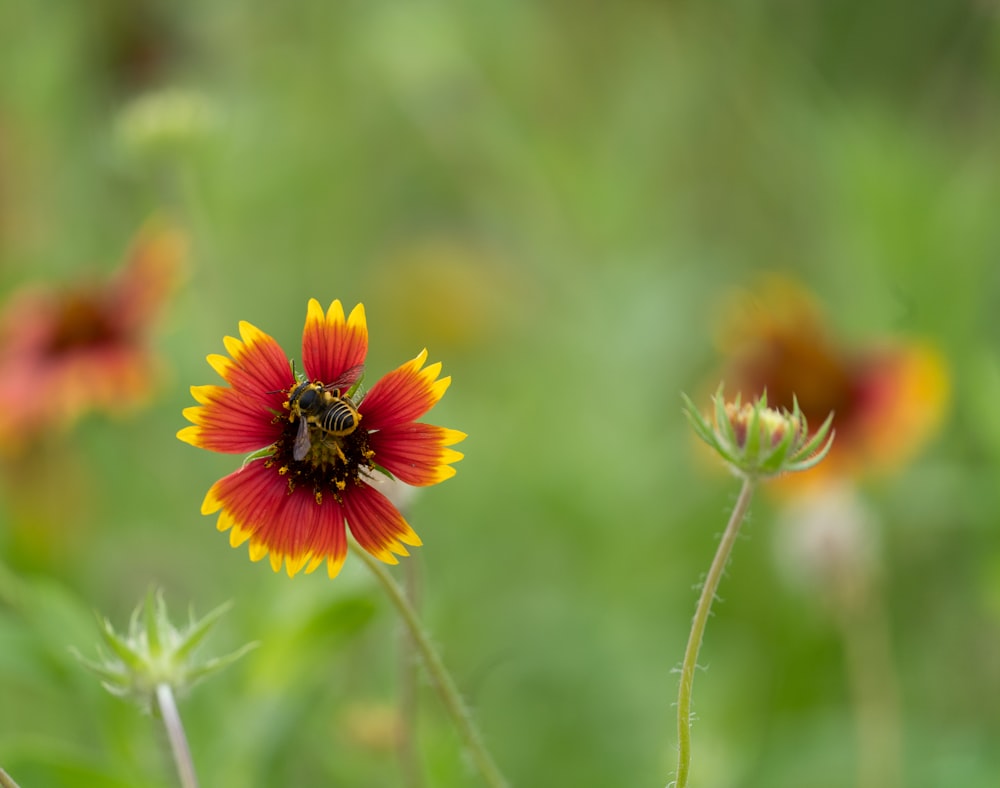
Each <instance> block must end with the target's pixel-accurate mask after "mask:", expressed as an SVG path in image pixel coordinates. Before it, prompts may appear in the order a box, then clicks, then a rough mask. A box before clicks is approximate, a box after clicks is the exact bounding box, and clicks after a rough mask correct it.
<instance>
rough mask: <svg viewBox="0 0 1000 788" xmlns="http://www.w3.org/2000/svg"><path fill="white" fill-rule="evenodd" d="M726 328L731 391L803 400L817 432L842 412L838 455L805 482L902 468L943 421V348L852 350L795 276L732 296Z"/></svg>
mask: <svg viewBox="0 0 1000 788" xmlns="http://www.w3.org/2000/svg"><path fill="white" fill-rule="evenodd" d="M722 323H723V326H722V329H721V333H720V346H721V350H722V352H723V354H724V355H725V357H726V362H725V368H724V370H723V372H722V373H721V376H722V378H723V380H725V381H726V385H727V388H730V389H732V390H733V391H734V392H739V393H741V394H742V395H743V397H744V398H746V399H751V398H755V397H759V396H761V395H762V394H763V393H764V392H766V393H767V397H768V401H769V402H770V403H773V404H774V405H775V406H778V407H784V408H789V409H790V408H791V407H792V404H793V401H794V400H795V399H797V401H798V403H799V406H800V407H801V408H802V413H803V415H805V417H806V419H807V420H808V422H809V424H811V425H813V427H814V428H815V427H818V426H819V425H820V424H822V423H823V421H824V420H825V419H826V418H827V416H828V415H829V414H831V413H833V414H834V419H833V426H834V429H835V430H836V435H837V438H836V440H835V441H834V445H833V448H832V449H831V451H830V456H829V457H828V458H827V460H825V461H824V462H823V463H820V465H819V466H817V467H816V468H815V469H814V470H813V471H811V472H810V473H808V474H802V475H796V476H795V477H794V478H795V479H796V480H797V481H801V480H802V479H803V478H805V479H807V480H808V481H811V482H815V481H816V480H817V479H831V478H832V479H836V478H837V477H839V476H843V475H847V476H849V477H858V476H865V475H869V474H878V473H880V472H882V473H884V472H886V471H888V470H893V469H898V468H899V467H901V465H902V464H903V463H904V462H905V461H906V460H908V459H910V458H911V457H912V456H913V455H914V454H915V453H916V451H917V450H918V449H920V448H922V447H923V446H924V445H925V444H926V442H927V441H928V440H929V439H930V438H931V437H932V436H933V435H934V433H935V432H936V431H937V430H938V428H939V427H940V425H941V423H942V421H943V419H944V416H945V413H946V406H947V404H948V398H949V386H950V382H949V378H948V372H947V370H946V367H945V363H944V359H943V358H942V356H941V353H940V352H939V351H938V350H936V349H934V348H933V347H932V346H931V345H930V344H928V343H927V342H925V341H918V340H911V339H908V338H892V339H866V340H865V341H864V342H863V343H859V345H858V346H857V347H851V346H850V345H849V344H848V343H847V341H846V340H841V339H838V338H837V337H836V336H834V328H833V326H832V325H831V322H830V321H829V320H828V318H827V317H826V316H825V315H824V314H823V312H822V310H821V308H820V305H819V303H818V301H817V299H816V298H815V297H814V296H813V295H812V294H811V293H809V292H808V291H807V290H805V289H804V288H803V287H802V286H801V285H798V284H797V283H795V282H793V281H791V280H788V279H785V278H782V277H778V276H771V277H765V278H763V282H762V284H761V285H760V287H759V288H758V289H756V290H751V291H741V292H739V293H736V294H734V295H733V296H731V298H730V299H729V301H728V302H727V303H726V304H725V307H724V317H723V318H722Z"/></svg>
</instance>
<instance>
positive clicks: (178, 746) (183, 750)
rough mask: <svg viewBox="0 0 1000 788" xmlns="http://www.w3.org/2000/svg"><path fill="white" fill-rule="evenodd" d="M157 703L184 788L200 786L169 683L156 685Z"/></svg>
mask: <svg viewBox="0 0 1000 788" xmlns="http://www.w3.org/2000/svg"><path fill="white" fill-rule="evenodd" d="M156 705H157V706H158V708H159V710H160V717H161V718H162V719H163V727H164V728H166V729H167V738H168V739H170V750H171V751H172V752H173V755H174V763H175V764H177V774H178V775H179V776H180V779H181V786H182V788H198V778H197V776H196V775H195V772H194V761H193V760H191V750H190V748H189V747H188V743H187V736H185V735H184V725H183V724H182V723H181V715H180V712H178V711H177V704H176V703H175V702H174V693H173V690H171V689H170V685H169V684H165V683H161V684H157V685H156Z"/></svg>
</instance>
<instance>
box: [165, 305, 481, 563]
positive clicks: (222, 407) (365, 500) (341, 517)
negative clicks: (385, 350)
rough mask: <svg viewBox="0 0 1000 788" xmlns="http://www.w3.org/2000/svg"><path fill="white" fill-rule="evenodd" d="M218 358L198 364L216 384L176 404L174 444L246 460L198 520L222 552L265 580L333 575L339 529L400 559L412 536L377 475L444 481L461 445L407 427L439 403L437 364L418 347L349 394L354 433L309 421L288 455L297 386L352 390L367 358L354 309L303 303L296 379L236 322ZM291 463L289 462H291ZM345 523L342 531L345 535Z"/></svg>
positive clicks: (264, 342) (261, 337) (452, 433)
mask: <svg viewBox="0 0 1000 788" xmlns="http://www.w3.org/2000/svg"><path fill="white" fill-rule="evenodd" d="M224 343H225V348H226V350H227V352H228V354H229V355H228V356H223V355H215V354H213V355H210V356H208V362H209V364H211V366H212V368H213V369H215V371H216V372H218V373H219V375H220V376H221V377H222V378H223V379H224V380H225V381H226V383H227V384H228V386H217V385H209V386H192V388H191V394H192V395H193V396H194V398H195V400H197V402H198V403H199V404H198V405H197V406H194V407H191V408H186V409H185V410H184V416H185V417H186V418H187V419H188V420H189V421H191V422H192V424H193V426H189V427H185V428H183V429H182V430H180V432H178V433H177V437H178V438H180V439H181V440H183V441H185V442H187V443H190V444H192V445H193V446H198V447H199V448H203V449H209V450H211V451H218V452H226V453H235V454H245V453H248V452H253V453H254V454H253V455H252V457H251V459H250V460H248V461H247V462H245V463H244V464H243V466H242V467H241V468H240V469H239V470H237V471H235V472H233V473H231V474H229V475H228V476H225V477H224V478H222V479H220V480H219V481H217V482H216V483H215V484H213V485H212V487H211V489H210V490H209V491H208V494H207V495H206V496H205V500H204V502H203V503H202V507H201V511H202V514H214V513H216V512H218V513H219V517H218V523H217V526H218V528H219V530H220V531H226V530H228V531H229V541H230V544H231V545H232V546H233V547H238V546H239V545H241V544H243V543H245V542H249V548H250V558H251V559H252V560H254V561H259V560H260V559H262V558H263V557H264V556H265V555H268V556H269V557H270V562H271V567H272V568H273V569H274V570H275V571H276V572H277V571H280V569H281V567H282V564H284V566H285V569H286V570H287V572H288V574H289V576H294V575H295V574H296V573H297V572H299V571H300V570H302V569H305V571H306V572H307V573H308V572H312V571H314V570H315V569H317V568H318V567H319V566H320V565H321V564H323V563H324V562H325V563H326V565H327V571H328V573H329V575H330V577H336V575H337V574H338V573H339V572H340V569H341V567H342V565H343V563H344V558H345V556H346V554H347V528H350V532H351V535H352V536H353V537H354V539H355V540H356V541H357V542H358V544H359V545H361V547H363V548H364V549H365V550H367V551H368V552H369V553H371V554H372V555H373V556H375V557H376V558H378V559H380V560H382V561H384V562H386V563H391V564H394V563H397V562H398V561H397V559H396V555H404V556H405V555H408V552H407V550H406V546H411V547H414V546H418V545H420V543H421V542H420V538H419V537H418V536H417V534H416V533H415V532H414V531H413V529H412V528H411V527H410V525H409V523H407V521H406V519H405V518H404V517H403V515H402V514H400V512H399V511H398V510H397V509H396V507H395V506H394V505H393V504H392V503H391V502H390V501H389V499H388V498H387V497H386V496H385V495H383V494H382V493H381V492H380V491H379V490H378V489H377V485H378V481H379V478H380V475H385V476H389V477H390V478H391V477H395V478H396V479H398V480H400V481H402V482H405V483H406V484H411V485H415V486H427V485H432V484H437V483H438V482H441V481H444V480H445V479H447V478H450V477H451V476H453V475H454V473H455V469H454V468H453V467H452V463H454V462H457V461H458V460H460V459H462V454H461V453H459V452H457V451H455V450H454V449H451V448H449V447H450V446H453V445H454V444H456V443H458V442H459V441H461V440H463V439H464V438H465V434H464V433H462V432H459V431H457V430H451V429H446V428H444V427H437V426H434V425H431V424H424V423H422V422H419V421H417V419H419V418H420V417H422V416H423V415H424V414H425V413H426V412H427V411H429V410H430V409H431V408H432V407H433V406H434V405H435V404H436V403H437V402H438V400H440V399H441V397H442V396H443V395H444V392H445V390H446V389H447V388H448V386H449V384H450V383H451V378H450V377H444V378H442V377H440V374H441V364H440V363H437V364H430V365H426V361H427V351H426V350H424V351H422V352H421V353H420V354H419V355H418V356H417V357H416V358H414V359H413V360H411V361H408V362H407V363H405V364H403V365H402V366H400V367H398V368H397V369H395V370H393V371H392V372H390V373H388V374H387V375H385V376H384V377H382V378H381V379H380V380H379V381H377V382H376V383H375V384H374V385H373V386H372V387H371V389H370V390H369V391H368V392H367V394H365V395H364V397H359V396H358V395H356V394H353V392H351V391H350V390H348V391H346V392H342V391H337V392H335V394H336V395H337V397H338V398H341V397H346V396H347V395H348V394H350V395H351V396H350V400H349V401H350V403H351V404H352V406H353V408H354V409H355V410H356V412H357V422H356V425H355V428H354V429H352V430H351V431H349V432H346V433H344V434H332V433H330V432H326V431H324V430H323V429H322V428H321V426H320V425H318V424H316V423H310V424H309V425H308V429H309V439H310V442H311V446H310V448H309V451H308V452H307V453H305V455H304V456H302V455H301V453H300V452H299V451H297V450H296V448H295V444H296V438H297V436H298V433H299V429H300V419H303V418H305V417H304V416H303V415H302V414H301V413H300V412H298V411H297V409H296V407H295V406H294V405H293V404H291V400H292V399H293V397H292V394H293V392H294V391H295V389H296V388H297V387H299V386H300V385H302V384H303V383H313V384H320V385H329V384H331V383H333V382H335V381H339V382H340V384H341V385H343V386H344V387H345V388H349V389H350V388H353V384H354V383H355V381H356V379H357V378H358V377H359V374H360V368H361V366H362V365H363V364H364V360H365V356H366V354H367V352H368V327H367V324H366V321H365V311H364V307H363V306H362V305H361V304H358V305H357V306H356V307H354V309H353V310H352V311H351V313H350V315H349V316H347V317H346V318H345V316H344V309H343V307H342V306H341V303H340V301H334V302H333V303H332V304H331V305H330V307H329V309H328V310H327V311H326V312H325V313H324V311H323V308H322V307H321V306H320V304H319V302H318V301H316V300H315V299H312V300H310V301H309V307H308V311H307V315H306V323H305V329H304V331H303V334H302V365H303V367H304V371H305V376H306V378H305V380H300V378H298V377H297V376H296V375H295V374H294V372H293V368H292V364H291V361H290V360H289V358H288V356H287V355H286V354H285V352H284V351H283V350H282V349H281V347H280V345H279V344H278V342H277V341H276V340H275V339H274V338H273V337H271V336H269V335H267V334H265V333H264V332H263V331H261V330H260V329H258V328H256V327H255V326H253V325H251V324H250V323H247V322H241V323H240V338H239V339H236V338H235V337H226V338H225V340H224ZM297 456H302V458H301V459H296V457H297ZM345 524H346V527H345Z"/></svg>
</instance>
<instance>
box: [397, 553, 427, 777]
mask: <svg viewBox="0 0 1000 788" xmlns="http://www.w3.org/2000/svg"><path fill="white" fill-rule="evenodd" d="M418 581H419V578H418V577H417V562H416V561H406V562H405V563H404V565H403V592H404V593H405V594H406V598H407V600H409V602H410V606H411V607H412V608H413V609H414V610H419V609H420V600H419V597H418V591H419V582H418ZM415 648H416V643H415V642H414V639H413V635H411V634H410V631H409V629H407V628H406V627H405V626H404V627H403V628H402V630H401V631H400V633H399V709H400V725H399V732H398V738H397V742H396V752H397V755H398V757H399V767H400V772H401V774H402V777H403V785H405V786H406V788H423V784H424V781H423V776H422V770H421V765H420V755H419V753H418V752H417V746H416V737H417V716H418V706H419V698H418V696H417V671H418V668H417V661H416V659H414V656H415Z"/></svg>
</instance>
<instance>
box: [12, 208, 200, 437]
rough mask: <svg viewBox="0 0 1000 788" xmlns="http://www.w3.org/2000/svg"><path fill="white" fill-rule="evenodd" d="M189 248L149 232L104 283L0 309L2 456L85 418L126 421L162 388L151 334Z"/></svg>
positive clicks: (175, 235) (45, 289)
mask: <svg viewBox="0 0 1000 788" xmlns="http://www.w3.org/2000/svg"><path fill="white" fill-rule="evenodd" d="M185 254H186V251H185V240H184V238H183V236H182V235H181V233H180V232H179V231H178V230H176V229H173V228H171V227H168V226H167V225H165V224H162V223H155V222H154V223H151V224H149V225H147V226H146V227H145V229H143V230H142V231H141V232H140V233H139V235H138V237H137V238H136V239H135V241H134V243H133V245H132V248H131V249H130V250H129V251H128V253H127V255H126V258H125V262H124V263H123V264H122V266H121V267H120V268H119V269H118V270H117V271H116V272H114V273H113V274H112V275H111V277H110V278H109V279H108V280H107V281H105V282H100V281H78V282H67V283H64V284H62V285H53V286H25V287H23V288H22V289H20V290H19V291H17V292H15V293H14V294H12V296H11V297H10V299H9V300H8V301H7V303H6V304H4V305H3V306H2V308H0V452H3V453H5V454H17V453H19V452H22V451H24V450H25V449H26V448H28V447H29V446H30V445H31V444H32V443H34V442H37V441H40V440H50V439H53V438H57V437H60V436H61V435H62V434H63V433H64V432H65V431H66V430H67V429H68V428H69V427H71V426H72V425H73V424H74V423H75V422H76V421H77V419H79V418H80V416H81V415H83V414H84V413H87V412H90V411H100V412H103V413H105V414H107V415H110V416H116V417H117V416H122V415H125V414H128V413H132V412H134V411H136V410H137V409H138V408H139V407H141V406H143V405H145V404H147V403H148V400H149V397H150V395H151V394H152V392H153V390H154V388H155V386H156V385H157V384H158V382H160V378H161V370H160V369H159V360H158V358H157V357H156V355H155V354H154V351H153V348H152V346H151V341H150V334H151V332H152V328H153V326H154V324H155V322H156V320H157V318H159V317H160V313H161V312H162V311H163V308H164V307H165V306H166V304H167V302H168V301H169V300H170V298H171V297H172V296H173V295H174V293H175V291H176V289H177V287H178V285H179V283H180V280H181V277H182V275H183V272H184V270H185Z"/></svg>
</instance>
